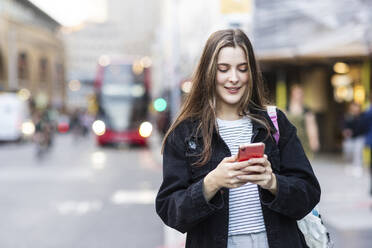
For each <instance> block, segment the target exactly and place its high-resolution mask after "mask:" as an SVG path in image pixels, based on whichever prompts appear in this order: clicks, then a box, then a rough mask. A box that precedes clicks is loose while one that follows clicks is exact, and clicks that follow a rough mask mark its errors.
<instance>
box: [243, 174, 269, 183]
mask: <svg viewBox="0 0 372 248" xmlns="http://www.w3.org/2000/svg"><path fill="white" fill-rule="evenodd" d="M236 178H237V179H239V180H240V181H245V182H252V183H256V182H257V181H264V180H265V179H266V178H267V176H266V174H250V175H239V176H236Z"/></svg>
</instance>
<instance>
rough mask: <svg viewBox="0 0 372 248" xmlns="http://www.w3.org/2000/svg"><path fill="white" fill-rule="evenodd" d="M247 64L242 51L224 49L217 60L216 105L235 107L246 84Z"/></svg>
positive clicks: (232, 48) (247, 75) (236, 48)
mask: <svg viewBox="0 0 372 248" xmlns="http://www.w3.org/2000/svg"><path fill="white" fill-rule="evenodd" d="M248 73H249V70H248V62H247V58H246V55H245V53H244V50H243V49H242V48H241V47H239V46H237V47H224V48H222V49H221V50H220V52H219V54H218V59H217V85H216V91H217V104H218V106H219V108H221V107H222V109H223V108H224V107H228V108H231V107H237V106H238V104H239V101H240V99H241V98H242V96H243V94H244V92H245V89H246V87H247V84H248V77H249V74H248Z"/></svg>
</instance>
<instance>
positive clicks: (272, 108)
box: [267, 106, 280, 144]
mask: <svg viewBox="0 0 372 248" xmlns="http://www.w3.org/2000/svg"><path fill="white" fill-rule="evenodd" d="M267 113H268V115H269V116H270V119H271V122H272V123H273V124H274V127H275V128H276V132H275V133H274V139H275V142H276V144H278V143H279V137H280V133H279V125H278V116H277V114H276V106H267Z"/></svg>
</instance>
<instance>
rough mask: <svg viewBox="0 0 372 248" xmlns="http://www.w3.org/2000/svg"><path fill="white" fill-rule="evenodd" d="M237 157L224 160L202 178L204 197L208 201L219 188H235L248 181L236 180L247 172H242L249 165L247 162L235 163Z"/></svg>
mask: <svg viewBox="0 0 372 248" xmlns="http://www.w3.org/2000/svg"><path fill="white" fill-rule="evenodd" d="M236 159H237V156H236V155H234V156H231V157H226V158H224V159H223V160H222V161H221V162H220V163H219V164H218V166H217V167H216V168H215V169H214V170H212V171H211V172H209V173H208V174H207V176H206V177H205V178H204V186H203V190H204V196H205V198H206V199H207V200H208V201H209V200H210V199H212V197H213V196H214V195H215V194H216V193H217V191H218V190H220V189H221V188H223V187H225V188H237V187H240V186H242V185H244V184H246V183H247V182H248V181H247V180H244V179H240V178H238V176H244V175H246V174H247V172H245V171H243V169H244V168H246V167H247V166H248V165H249V162H248V161H243V162H236Z"/></svg>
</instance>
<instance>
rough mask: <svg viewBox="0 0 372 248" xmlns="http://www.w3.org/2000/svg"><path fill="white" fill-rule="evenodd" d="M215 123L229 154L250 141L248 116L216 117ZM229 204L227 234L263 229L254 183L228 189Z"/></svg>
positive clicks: (235, 152) (236, 151) (250, 130)
mask: <svg viewBox="0 0 372 248" xmlns="http://www.w3.org/2000/svg"><path fill="white" fill-rule="evenodd" d="M217 124H218V130H219V133H220V135H221V137H222V139H223V140H224V141H225V143H226V145H227V146H228V147H229V149H230V151H231V155H235V154H237V153H238V149H239V145H240V144H243V143H251V138H252V122H251V120H250V119H249V118H248V117H246V116H245V117H243V118H242V119H239V120H234V121H227V120H221V119H217ZM229 206H230V208H229V236H231V235H238V234H247V233H257V232H262V231H265V224H264V220H263V215H262V208H261V203H260V198H259V193H258V187H257V185H256V184H252V183H247V184H245V185H243V186H241V187H239V188H235V189H230V191H229Z"/></svg>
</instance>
